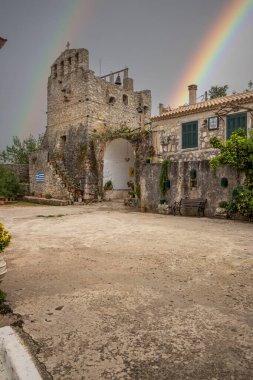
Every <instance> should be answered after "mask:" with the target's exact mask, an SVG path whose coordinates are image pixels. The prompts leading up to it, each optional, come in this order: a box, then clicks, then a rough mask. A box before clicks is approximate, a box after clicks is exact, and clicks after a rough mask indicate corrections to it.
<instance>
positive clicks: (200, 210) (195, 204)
mask: <svg viewBox="0 0 253 380" xmlns="http://www.w3.org/2000/svg"><path fill="white" fill-rule="evenodd" d="M206 202H207V200H206V199H201V198H197V199H189V198H185V199H184V198H181V199H180V201H179V202H174V205H173V207H172V211H173V215H174V216H175V215H176V214H177V212H178V213H179V215H182V214H181V209H182V208H196V209H197V215H198V216H201V214H202V215H203V216H204V212H205V206H206Z"/></svg>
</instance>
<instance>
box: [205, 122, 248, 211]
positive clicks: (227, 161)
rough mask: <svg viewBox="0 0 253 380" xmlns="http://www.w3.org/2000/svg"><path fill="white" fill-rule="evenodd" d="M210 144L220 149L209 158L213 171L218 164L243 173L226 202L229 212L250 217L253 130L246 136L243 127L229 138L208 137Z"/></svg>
mask: <svg viewBox="0 0 253 380" xmlns="http://www.w3.org/2000/svg"><path fill="white" fill-rule="evenodd" d="M210 144H211V145H212V146H213V147H214V148H216V149H219V150H220V154H219V155H218V156H216V157H213V158H212V159H211V160H210V166H211V167H212V169H213V171H214V173H215V172H216V169H217V168H218V167H220V166H230V167H232V168H235V169H236V170H237V171H238V173H239V172H243V173H244V174H245V180H244V183H243V185H240V186H237V187H235V188H234V189H233V191H232V197H231V199H230V201H229V202H228V203H227V206H226V209H227V212H228V213H229V214H233V213H240V214H241V215H244V216H247V217H252V215H253V131H251V133H250V136H249V137H247V136H246V135H245V132H244V131H243V129H238V130H237V131H235V132H233V133H232V135H231V137H230V139H229V140H227V141H221V140H220V139H219V138H217V137H213V138H211V139H210Z"/></svg>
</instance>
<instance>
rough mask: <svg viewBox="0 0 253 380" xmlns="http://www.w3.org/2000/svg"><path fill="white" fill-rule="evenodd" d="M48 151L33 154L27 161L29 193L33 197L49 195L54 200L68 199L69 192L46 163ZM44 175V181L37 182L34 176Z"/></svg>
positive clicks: (51, 167)
mask: <svg viewBox="0 0 253 380" xmlns="http://www.w3.org/2000/svg"><path fill="white" fill-rule="evenodd" d="M48 154H49V153H48V151H47V150H41V151H39V152H37V153H33V154H31V156H30V161H29V177H30V193H31V194H33V195H35V196H45V195H46V194H50V195H51V196H53V197H54V198H59V199H65V198H67V199H69V192H68V190H67V189H66V188H65V187H64V184H63V182H62V181H61V179H60V178H59V177H58V176H57V175H56V174H55V172H54V168H53V166H52V165H51V164H50V163H49V162H48ZM38 172H41V173H43V174H44V181H43V182H37V181H36V174H37V173H38Z"/></svg>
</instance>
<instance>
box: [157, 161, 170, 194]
mask: <svg viewBox="0 0 253 380" xmlns="http://www.w3.org/2000/svg"><path fill="white" fill-rule="evenodd" d="M170 166H171V161H170V160H164V161H163V162H162V165H161V171H160V177H159V185H160V192H161V195H165V193H166V190H167V189H168V188H169V186H170V181H169V170H170Z"/></svg>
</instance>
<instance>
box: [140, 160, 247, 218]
mask: <svg viewBox="0 0 253 380" xmlns="http://www.w3.org/2000/svg"><path fill="white" fill-rule="evenodd" d="M191 169H195V170H196V173H197V178H196V182H195V183H193V182H192V180H191V177H190V172H191ZM160 170H161V164H147V165H145V166H144V168H143V171H142V176H141V182H140V183H141V203H142V205H143V206H145V207H146V208H147V209H148V210H153V211H156V210H157V208H158V204H159V203H160V199H163V198H164V199H166V201H167V202H168V203H169V204H173V202H174V201H179V200H180V199H181V198H185V197H189V198H204V199H207V205H206V212H205V214H206V215H207V216H213V215H214V212H215V209H216V208H217V207H218V205H219V202H221V201H226V200H228V199H229V197H230V194H231V190H232V188H233V187H234V186H236V185H237V184H238V183H237V180H238V177H237V173H236V171H235V170H233V169H232V168H228V167H226V168H219V169H218V170H217V175H216V177H215V176H214V175H213V173H212V170H211V168H210V166H209V161H207V160H204V161H192V162H183V161H179V162H178V161H176V162H172V164H171V169H170V175H169V179H170V189H168V190H167V192H166V195H165V197H164V196H161V194H160V188H159V175H160ZM223 177H226V178H227V179H228V187H226V188H223V187H222V186H221V178H223ZM242 180H243V178H239V181H240V182H242ZM193 185H194V186H193ZM195 214H196V211H195Z"/></svg>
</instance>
